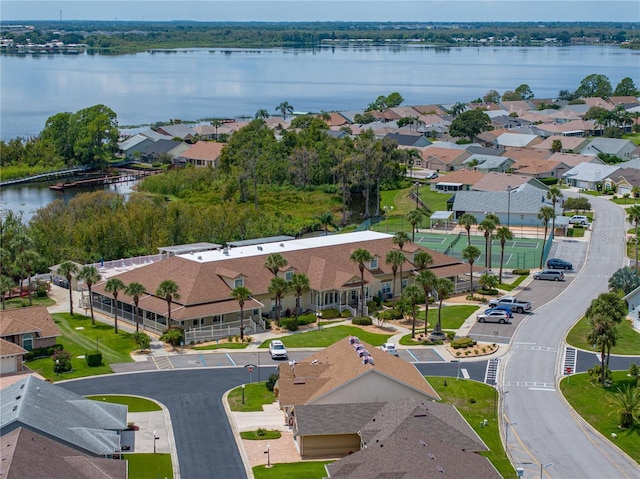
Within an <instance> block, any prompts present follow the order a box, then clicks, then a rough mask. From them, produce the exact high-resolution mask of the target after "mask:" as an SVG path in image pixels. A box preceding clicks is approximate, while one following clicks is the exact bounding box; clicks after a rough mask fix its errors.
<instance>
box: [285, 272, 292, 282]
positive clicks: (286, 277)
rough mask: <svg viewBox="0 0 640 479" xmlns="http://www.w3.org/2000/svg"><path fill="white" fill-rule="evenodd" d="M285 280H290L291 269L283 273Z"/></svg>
mask: <svg viewBox="0 0 640 479" xmlns="http://www.w3.org/2000/svg"><path fill="white" fill-rule="evenodd" d="M284 279H285V281H291V280H292V279H293V271H287V272H286V273H284Z"/></svg>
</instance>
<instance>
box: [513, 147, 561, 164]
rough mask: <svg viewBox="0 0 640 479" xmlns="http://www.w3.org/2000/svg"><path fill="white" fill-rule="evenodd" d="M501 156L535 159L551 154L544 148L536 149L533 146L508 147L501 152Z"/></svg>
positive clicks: (544, 158)
mask: <svg viewBox="0 0 640 479" xmlns="http://www.w3.org/2000/svg"><path fill="white" fill-rule="evenodd" d="M501 154H502V155H503V156H508V157H509V158H511V159H512V160H514V161H518V160H522V159H525V158H526V159H529V158H534V159H536V160H546V159H547V158H548V157H550V156H551V152H549V151H545V150H536V149H534V148H509V149H508V150H505V151H504V152H503V153H501Z"/></svg>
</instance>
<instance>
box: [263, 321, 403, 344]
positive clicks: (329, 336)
mask: <svg viewBox="0 0 640 479" xmlns="http://www.w3.org/2000/svg"><path fill="white" fill-rule="evenodd" d="M347 336H357V337H358V338H360V340H362V341H364V342H365V343H368V344H371V345H372V346H380V345H381V344H382V343H385V342H386V341H387V339H389V338H390V337H391V336H392V335H391V334H376V333H371V332H369V331H367V330H365V329H362V328H359V327H357V326H345V325H340V326H332V327H330V328H321V329H316V330H313V331H307V332H306V333H298V334H291V335H289V336H282V337H281V338H278V339H280V340H281V341H282V343H283V344H284V345H285V346H286V347H287V348H325V347H327V346H331V345H332V344H333V343H335V342H337V341H340V340H341V339H343V338H346V337H347ZM269 343H270V341H269V340H267V341H264V342H263V343H262V344H261V345H260V348H268V347H269Z"/></svg>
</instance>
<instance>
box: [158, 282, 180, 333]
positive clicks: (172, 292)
mask: <svg viewBox="0 0 640 479" xmlns="http://www.w3.org/2000/svg"><path fill="white" fill-rule="evenodd" d="M179 289H180V287H179V286H178V283H176V282H175V281H173V280H172V279H165V280H164V281H163V282H162V283H160V286H158V289H156V296H158V297H159V298H164V300H165V301H166V302H167V327H168V328H170V327H171V303H172V302H173V300H174V299H175V300H179V299H180V293H179V292H178V290H179Z"/></svg>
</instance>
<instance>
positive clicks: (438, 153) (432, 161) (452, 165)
mask: <svg viewBox="0 0 640 479" xmlns="http://www.w3.org/2000/svg"><path fill="white" fill-rule="evenodd" d="M420 153H421V156H422V166H423V167H424V168H429V169H431V170H436V171H453V170H458V169H460V168H461V167H462V162H463V161H464V160H466V159H467V158H469V157H470V156H471V153H469V152H468V151H466V150H465V149H463V148H443V147H440V146H438V143H434V144H433V145H431V146H429V147H427V148H423V149H422V150H420Z"/></svg>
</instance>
